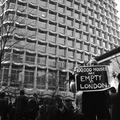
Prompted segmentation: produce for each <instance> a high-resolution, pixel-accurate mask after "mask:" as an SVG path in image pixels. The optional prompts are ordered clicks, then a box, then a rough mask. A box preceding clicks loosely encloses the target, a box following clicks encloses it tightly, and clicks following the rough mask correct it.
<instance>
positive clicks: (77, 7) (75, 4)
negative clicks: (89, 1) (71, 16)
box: [74, 2, 79, 10]
mask: <svg viewBox="0 0 120 120" xmlns="http://www.w3.org/2000/svg"><path fill="white" fill-rule="evenodd" d="M74 9H76V10H79V3H77V2H75V3H74Z"/></svg>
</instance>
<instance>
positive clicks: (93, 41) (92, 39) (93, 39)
mask: <svg viewBox="0 0 120 120" xmlns="http://www.w3.org/2000/svg"><path fill="white" fill-rule="evenodd" d="M90 42H91V43H93V44H95V43H96V41H95V37H94V36H91V37H90Z"/></svg>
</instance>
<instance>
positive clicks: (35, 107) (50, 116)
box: [0, 90, 84, 120]
mask: <svg viewBox="0 0 120 120" xmlns="http://www.w3.org/2000/svg"><path fill="white" fill-rule="evenodd" d="M72 102H73V100H72V99H64V100H63V98H62V97H61V96H59V95H55V96H52V97H45V98H39V97H38V95H37V94H36V93H34V94H33V95H32V97H28V96H27V95H26V94H25V91H24V90H20V95H19V96H17V97H15V98H14V100H13V99H11V97H8V96H7V95H6V94H5V92H1V93H0V120H55V119H57V120H66V119H69V120H78V119H79V120H84V116H83V115H82V114H81V113H79V112H78V111H77V109H75V108H74V107H73V104H72Z"/></svg>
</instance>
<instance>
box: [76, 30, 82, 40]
mask: <svg viewBox="0 0 120 120" xmlns="http://www.w3.org/2000/svg"><path fill="white" fill-rule="evenodd" d="M81 34H82V33H81V32H80V31H78V30H76V31H75V37H76V38H78V39H80V38H81Z"/></svg>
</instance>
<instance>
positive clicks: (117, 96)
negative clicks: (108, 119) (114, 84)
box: [111, 73, 120, 120]
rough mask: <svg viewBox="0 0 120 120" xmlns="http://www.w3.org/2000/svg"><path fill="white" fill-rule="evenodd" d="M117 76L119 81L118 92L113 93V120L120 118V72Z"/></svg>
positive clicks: (119, 119)
mask: <svg viewBox="0 0 120 120" xmlns="http://www.w3.org/2000/svg"><path fill="white" fill-rule="evenodd" d="M117 78H118V81H119V85H118V92H116V93H113V94H112V95H111V104H112V120H120V73H119V74H118V75H117Z"/></svg>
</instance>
